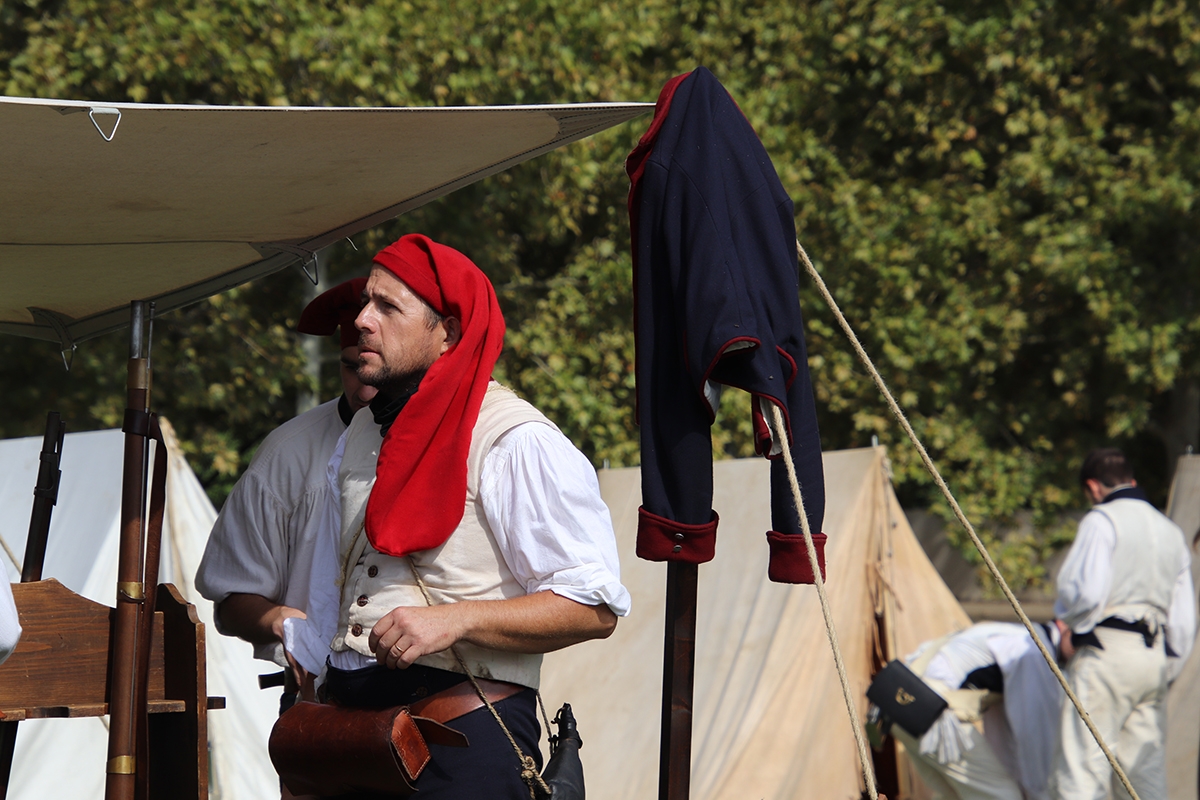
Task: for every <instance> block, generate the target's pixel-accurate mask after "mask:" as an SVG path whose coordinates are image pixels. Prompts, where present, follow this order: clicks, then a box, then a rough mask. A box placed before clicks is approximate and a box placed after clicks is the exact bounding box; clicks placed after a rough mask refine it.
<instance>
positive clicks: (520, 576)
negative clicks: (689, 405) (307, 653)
mask: <svg viewBox="0 0 1200 800" xmlns="http://www.w3.org/2000/svg"><path fill="white" fill-rule="evenodd" d="M364 297H365V300H366V303H365V305H364V307H363V310H362V312H361V313H360V314H359V316H358V320H357V325H358V328H359V330H360V332H361V336H360V339H359V369H358V375H359V378H360V379H361V380H362V381H363V382H364V383H366V384H368V385H372V386H375V387H377V388H378V389H379V395H378V396H377V397H376V399H375V400H374V401H373V402H372V403H371V411H372V413H370V414H368V413H365V412H364V413H361V414H358V415H357V416H355V418H354V421H353V422H352V423H351V425H350V428H349V429H348V430H347V432H346V436H345V437H344V442H343V445H342V446H341V447H340V448H339V452H338V454H337V455H335V458H334V461H333V462H332V463H331V470H333V469H335V468H336V470H337V475H338V478H337V484H338V486H337V490H338V493H339V495H340V504H341V512H342V517H341V518H342V526H341V541H340V549H339V554H340V570H337V572H339V573H340V575H339V578H340V580H339V581H338V583H339V584H340V603H339V604H338V607H339V619H338V620H337V621H336V625H332V624H331V626H330V628H331V629H332V630H333V631H334V634H333V639H332V644H331V648H330V650H331V652H330V654H329V669H328V670H327V676H326V682H325V692H326V696H327V697H328V698H329V699H330V700H332V701H334V702H337V703H339V704H341V705H343V706H350V707H376V708H386V707H389V706H393V705H399V704H410V703H414V702H416V701H418V700H421V699H423V698H428V697H431V696H433V695H436V694H438V693H441V692H447V693H458V694H466V695H468V696H470V697H474V693H473V691H472V690H470V689H469V687H467V688H464V686H463V685H462V684H463V683H464V682H465V681H466V680H467V678H466V675H465V674H464V670H467V671H469V672H470V673H471V674H473V675H475V676H476V677H479V678H485V679H486V680H481V681H480V684H481V685H482V686H483V687H484V689H485V691H486V693H487V694H488V696H489V699H490V700H491V701H492V702H493V703H494V705H495V706H496V708H497V709H498V710H499V712H500V714H501V715H502V716H503V718H504V720H505V723H506V724H507V726H508V728H509V729H510V731H511V732H512V734H513V736H514V738H515V739H516V741H517V744H518V745H519V746H520V749H521V750H522V751H523V752H524V753H525V754H526V755H529V756H533V757H534V758H535V759H539V760H540V755H539V750H538V723H537V719H536V713H535V703H536V694H535V692H536V689H537V686H538V680H539V672H540V667H541V658H542V656H541V654H542V653H546V652H549V651H551V650H555V649H558V648H561V647H566V646H568V645H571V644H575V643H577V642H581V641H584V640H587V639H592V638H602V637H605V636H607V635H608V634H609V633H611V632H612V630H613V628H614V627H615V625H616V618H617V616H621V615H624V614H627V613H628V610H629V593H628V592H627V591H626V590H625V588H624V587H623V586H622V585H621V583H620V568H619V566H618V563H617V552H616V542H615V539H614V536H613V532H612V522H611V518H610V517H609V514H608V509H607V508H606V507H605V505H604V503H603V501H602V500H601V498H600V491H599V484H598V481H597V480H596V474H595V471H594V469H593V468H592V466H591V464H590V463H589V462H588V461H587V459H586V458H585V457H584V456H583V454H582V453H580V452H579V451H578V450H577V449H576V448H575V447H574V446H573V445H571V443H570V442H569V441H568V440H567V438H566V437H565V436H563V434H562V433H561V432H560V431H559V430H558V429H557V428H556V427H555V426H554V424H553V423H551V422H550V421H549V420H548V419H546V417H544V416H543V415H542V414H541V413H540V412H539V411H538V410H537V409H535V408H533V406H531V405H529V404H528V403H526V402H525V401H523V400H521V399H519V398H518V397H517V396H516V395H515V394H514V393H513V392H511V391H510V390H508V389H506V388H504V387H502V386H500V385H499V384H498V383H495V382H494V381H492V380H491V373H492V368H493V366H494V364H495V362H496V359H497V357H498V356H499V355H500V349H501V345H502V343H503V338H504V320H503V318H502V317H501V315H500V308H499V305H498V303H497V301H496V295H495V292H494V290H493V288H492V285H491V283H490V282H489V281H488V279H487V278H486V277H485V276H484V274H483V273H482V272H481V271H480V270H479V268H478V267H476V266H475V265H474V264H473V263H471V261H470V260H469V259H467V258H466V256H464V255H463V254H461V253H459V252H457V251H456V250H453V249H451V248H449V247H446V246H444V245H441V244H438V243H436V242H434V241H432V240H430V239H428V238H427V237H425V236H420V235H415V234H412V235H408V236H405V237H403V238H401V239H400V240H399V241H397V242H396V243H394V244H392V245H391V246H389V247H388V248H386V249H385V250H384V251H382V252H381V253H379V254H378V255H377V256H376V257H375V266H374V267H373V268H372V270H371V276H370V279H369V280H368V283H367V286H366V290H365V292H364ZM339 457H340V458H339ZM317 588H318V587H315V586H314V590H316V589H317ZM326 588H328V587H326ZM333 591H337V590H336V589H334V590H333ZM426 591H428V593H429V601H428V602H427V601H426V597H425V592H426ZM451 646H454V648H455V650H456V651H457V655H455V654H453V653H451V651H450V648H451ZM457 656H461V659H462V660H461V661H460V660H459V659H458V657H457ZM472 703H473V710H470V711H468V712H466V713H463V714H462V715H461V716H457V717H456V718H453V719H452V720H451V721H450V722H449V723H448V724H449V725H450V727H452V728H455V729H456V730H459V731H461V732H462V733H464V734H466V736H467V739H468V740H469V742H470V746H469V747H467V748H465V749H462V748H453V747H445V746H441V745H437V744H430V750H431V753H432V756H433V759H432V762H431V763H430V765H429V766H428V767H427V768H426V769H425V771H424V772H423V773H422V774H421V776H420V778H419V780H418V781H417V788H418V790H419V794H420V796H422V797H427V798H455V800H462V798H485V797H486V798H504V797H512V798H528V797H529V789H528V787H527V786H526V784H525V783H523V782H522V779H521V777H520V771H521V769H520V766H521V765H520V763H519V761H518V759H517V756H516V754H515V753H514V751H513V747H512V745H511V744H510V742H509V741H508V740H507V738H506V737H505V735H504V733H503V732H502V731H501V729H500V727H499V725H498V723H497V722H496V720H495V719H494V718H493V717H492V716H491V715H490V713H489V712H488V711H487V710H486V709H485V708H483V707H482V701H479V700H477V699H475V700H473V701H472Z"/></svg>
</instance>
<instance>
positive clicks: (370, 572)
mask: <svg viewBox="0 0 1200 800" xmlns="http://www.w3.org/2000/svg"><path fill="white" fill-rule="evenodd" d="M378 574H379V567H376V566H370V567H367V577H368V578H374V577H375V576H376V575H378Z"/></svg>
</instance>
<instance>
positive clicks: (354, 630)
mask: <svg viewBox="0 0 1200 800" xmlns="http://www.w3.org/2000/svg"><path fill="white" fill-rule="evenodd" d="M350 635H351V636H362V625H359V624H358V623H357V622H356V623H354V626H353V627H351V628H350Z"/></svg>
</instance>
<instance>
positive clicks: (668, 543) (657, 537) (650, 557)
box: [637, 508, 720, 564]
mask: <svg viewBox="0 0 1200 800" xmlns="http://www.w3.org/2000/svg"><path fill="white" fill-rule="evenodd" d="M718 522H720V517H718V516H717V512H715V511H714V512H712V522H708V523H705V524H704V525H685V524H684V523H682V522H675V521H674V520H669V519H667V518H666V517H660V516H658V515H657V514H651V513H650V512H649V511H647V510H646V509H644V508H638V533H637V554H638V558H643V559H645V560H646V561H683V562H686V563H688V564H703V563H704V562H706V561H712V560H713V556H714V555H716V552H717V523H718Z"/></svg>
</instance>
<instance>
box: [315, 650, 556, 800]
mask: <svg viewBox="0 0 1200 800" xmlns="http://www.w3.org/2000/svg"><path fill="white" fill-rule="evenodd" d="M466 679H467V678H466V676H465V675H461V674H459V673H457V672H449V671H447V670H441V669H434V668H432V667H423V666H420V665H417V664H414V665H413V666H411V667H409V668H408V669H388V668H387V667H384V666H375V667H367V668H366V669H359V670H352V671H347V670H340V669H334V668H333V667H330V668H329V674H328V679H327V682H326V684H325V697H326V699H327V700H330V701H333V702H336V703H338V704H339V705H342V706H346V707H349V708H371V709H378V708H391V707H392V706H399V705H407V704H409V703H414V702H416V701H417V700H420V699H421V698H423V697H428V696H429V695H431V694H435V693H437V692H440V691H442V690H444V689H449V688H450V687H451V686H455V685H456V684H459V683H462V682H463V681H465V680H466ZM495 706H496V710H497V711H498V712H499V713H500V717H501V718H502V719H503V720H504V724H505V725H507V726H508V729H509V731H511V732H512V735H513V738H515V739H516V740H517V744H518V745H520V747H521V750H522V752H524V753H525V754H526V755H530V756H533V758H534V760H536V761H537V764H538V769H539V770H540V769H541V768H542V755H541V751H540V750H539V749H538V742H539V741H540V739H541V726H540V725H538V720H537V693H536V692H534V690H533V689H526V690H525V691H523V692H518V693H517V694H515V695H513V696H512V697H509V698H507V699H505V700H501V701H500V702H499V703H496V704H495ZM448 725H449V727H451V728H453V729H455V730H456V731H459V732H461V733H463V734H465V735H466V737H467V741H469V742H470V746H469V747H446V746H443V745H437V744H430V745H429V752H430V755H431V756H432V760H431V761H430V762H429V765H428V766H427V767H425V770H424V771H423V772H422V773H421V777H420V778H418V779H417V794H416V795H415V796H416V797H417V798H419V799H420V800H426V798H428V800H493V799H494V800H529V787H528V786H527V785H526V784H525V782H524V781H523V780H521V764H520V762H519V761H518V760H517V754H516V753H515V752H513V748H512V745H511V744H509V741H508V738H507V737H506V736H505V735H504V731H502V730H501V729H500V725H499V723H497V722H496V719H495V717H493V716H492V714H491V712H490V711H488V710H487V708H478V709H476V710H475V711H472V712H471V713H470V714H466V715H464V716H461V717H459V718H458V719H455V720H451V721H450V722H449V723H448ZM380 799H381V796H380V795H375V794H354V795H344V796H342V797H341V798H339V800H380Z"/></svg>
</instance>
